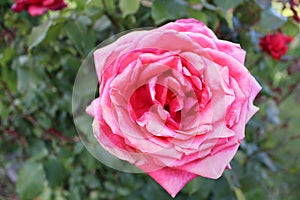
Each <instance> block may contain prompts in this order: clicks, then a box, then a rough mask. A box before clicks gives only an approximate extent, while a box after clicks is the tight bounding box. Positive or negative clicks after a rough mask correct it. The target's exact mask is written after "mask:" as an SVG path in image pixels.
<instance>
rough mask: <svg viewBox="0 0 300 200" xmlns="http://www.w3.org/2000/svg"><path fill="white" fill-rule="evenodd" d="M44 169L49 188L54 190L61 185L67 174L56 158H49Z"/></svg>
mask: <svg viewBox="0 0 300 200" xmlns="http://www.w3.org/2000/svg"><path fill="white" fill-rule="evenodd" d="M45 169H46V175H47V179H48V181H49V185H50V187H52V188H54V187H57V186H60V185H62V184H63V182H64V180H65V177H66V175H67V173H66V170H65V167H64V166H63V164H62V162H61V161H60V160H59V159H58V158H56V157H54V156H51V157H50V159H49V160H48V161H47V162H46V164H45Z"/></svg>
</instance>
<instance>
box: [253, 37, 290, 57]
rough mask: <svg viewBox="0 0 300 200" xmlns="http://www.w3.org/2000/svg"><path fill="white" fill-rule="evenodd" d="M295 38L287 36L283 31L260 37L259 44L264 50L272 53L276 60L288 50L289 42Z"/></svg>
mask: <svg viewBox="0 0 300 200" xmlns="http://www.w3.org/2000/svg"><path fill="white" fill-rule="evenodd" d="M292 40H293V37H289V36H286V35H284V34H282V33H280V32H279V33H274V34H270V33H267V35H266V36H265V37H263V38H261V39H260V41H259V45H260V47H261V49H262V51H264V52H267V53H268V54H270V55H271V56H272V57H273V58H274V59H275V60H279V59H280V58H281V56H282V55H285V54H286V52H287V51H288V46H287V44H288V43H290V42H291V41H292Z"/></svg>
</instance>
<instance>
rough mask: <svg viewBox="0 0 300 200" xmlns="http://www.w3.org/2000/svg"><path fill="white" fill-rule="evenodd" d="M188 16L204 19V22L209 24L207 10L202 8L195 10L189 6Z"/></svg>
mask: <svg viewBox="0 0 300 200" xmlns="http://www.w3.org/2000/svg"><path fill="white" fill-rule="evenodd" d="M188 17H191V18H194V19H197V20H199V21H202V22H203V23H204V24H207V15H206V13H205V12H203V11H200V10H194V9H192V8H190V7H189V8H188Z"/></svg>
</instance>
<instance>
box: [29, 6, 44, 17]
mask: <svg viewBox="0 0 300 200" xmlns="http://www.w3.org/2000/svg"><path fill="white" fill-rule="evenodd" d="M27 10H28V12H29V14H30V15H31V16H33V17H35V16H39V15H42V14H44V13H45V12H47V10H48V8H46V7H44V6H37V5H29V7H28V9H27Z"/></svg>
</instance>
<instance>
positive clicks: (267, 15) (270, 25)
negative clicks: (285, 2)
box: [258, 8, 287, 31]
mask: <svg viewBox="0 0 300 200" xmlns="http://www.w3.org/2000/svg"><path fill="white" fill-rule="evenodd" d="M286 21H287V18H286V17H285V16H283V15H281V14H280V13H279V12H277V11H276V10H274V9H273V8H270V9H268V10H263V12H262V13H261V20H260V22H259V24H258V26H259V27H260V28H262V29H264V30H266V31H272V30H275V29H277V28H279V27H281V26H282V25H283V24H284V23H285V22H286Z"/></svg>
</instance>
